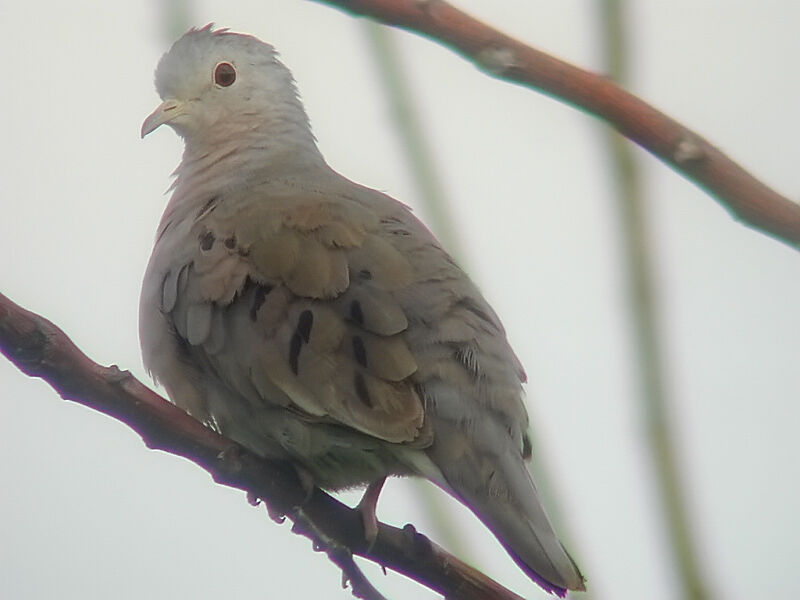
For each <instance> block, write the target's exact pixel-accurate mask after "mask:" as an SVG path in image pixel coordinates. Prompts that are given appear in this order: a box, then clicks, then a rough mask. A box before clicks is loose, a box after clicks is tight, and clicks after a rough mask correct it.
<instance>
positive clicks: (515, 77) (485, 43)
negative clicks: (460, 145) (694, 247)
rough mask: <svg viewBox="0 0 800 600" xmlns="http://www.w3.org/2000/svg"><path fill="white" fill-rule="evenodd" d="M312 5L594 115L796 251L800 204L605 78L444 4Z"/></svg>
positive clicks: (333, 1)
mask: <svg viewBox="0 0 800 600" xmlns="http://www.w3.org/2000/svg"><path fill="white" fill-rule="evenodd" d="M316 1H317V2H321V3H323V4H330V5H333V6H335V7H338V8H341V9H343V10H345V11H347V12H350V13H352V14H355V15H360V16H368V17H372V18H374V19H376V20H378V21H380V22H382V23H385V24H387V25H394V26H397V27H401V28H403V29H407V30H409V31H413V32H415V33H419V34H422V35H424V36H426V37H429V38H431V39H433V40H434V41H437V42H439V43H441V44H442V45H444V46H447V47H448V48H450V49H451V50H453V51H455V52H456V53H457V54H460V55H461V56H463V57H464V58H466V59H467V60H469V61H471V62H473V63H474V64H475V65H476V66H477V67H478V68H479V69H481V70H483V71H485V72H486V73H488V74H489V75H492V76H494V77H497V78H499V79H504V80H506V81H510V82H513V83H518V84H520V85H523V86H525V87H529V88H533V89H537V90H540V91H542V92H544V93H545V94H548V95H551V96H554V97H556V98H559V99H561V100H564V101H565V102H567V103H569V104H572V105H574V106H576V107H577V108H580V109H582V110H585V111H587V112H589V113H591V114H593V115H595V116H597V117H600V118H601V119H603V120H605V121H607V122H608V123H609V124H611V125H612V126H613V127H615V128H616V129H617V130H619V132H620V133H622V135H624V136H625V137H627V138H628V139H630V140H632V141H634V142H636V143H637V144H639V145H640V146H642V147H643V148H644V149H645V150H647V151H649V152H651V153H652V154H654V155H655V156H657V157H658V158H660V159H661V160H662V161H664V162H665V163H667V164H668V165H670V166H671V167H672V168H673V169H675V170H676V171H678V172H679V173H681V174H682V175H683V176H685V177H686V178H687V179H689V180H690V181H693V182H694V183H695V184H697V185H698V186H699V187H701V188H702V189H704V190H705V191H706V192H708V193H709V194H711V196H713V197H714V198H716V199H717V201H718V202H719V203H720V204H722V206H723V207H724V208H726V209H727V210H728V211H729V212H730V213H731V214H732V216H733V217H734V218H736V219H738V220H740V221H742V222H743V223H745V224H746V225H749V226H750V227H753V228H754V229H758V230H760V231H762V232H763V233H766V234H767V235H769V236H772V237H774V238H775V239H778V240H780V241H782V242H784V243H786V244H788V245H789V246H792V247H793V248H795V249H800V205H798V204H796V203H794V202H792V201H791V200H789V199H788V198H786V197H784V196H782V195H780V194H779V193H777V192H776V191H774V190H772V189H770V188H769V187H767V186H766V185H765V184H763V183H762V182H760V181H759V180H758V179H756V178H755V177H753V176H752V175H750V174H749V173H748V172H747V171H745V170H744V169H743V168H742V167H741V166H739V165H738V164H737V163H735V162H734V161H733V160H731V159H730V158H728V157H727V156H726V155H725V154H724V153H723V152H721V151H720V150H719V149H717V148H715V147H714V146H713V145H711V143H710V142H708V141H707V140H705V139H703V138H702V137H701V136H700V135H698V134H697V133H695V132H693V131H692V130H690V129H689V128H687V127H685V126H683V125H681V124H680V123H678V122H677V121H675V120H674V119H671V118H670V117H668V116H666V115H665V114H663V113H661V112H659V111H658V110H656V109H655V108H653V107H652V106H650V105H649V104H647V103H646V102H644V101H643V100H641V99H639V98H637V97H636V96H634V95H632V94H630V93H629V92H626V91H625V90H623V89H622V88H620V87H619V86H617V85H616V84H614V83H613V82H612V81H611V80H610V79H608V78H606V77H603V76H600V75H597V74H595V73H590V72H589V71H586V70H584V69H581V68H579V67H576V66H574V65H571V64H569V63H566V62H564V61H562V60H559V59H557V58H555V57H553V56H550V55H548V54H546V53H544V52H542V51H540V50H536V49H534V48H531V47H530V46H526V45H525V44H522V43H521V42H519V41H517V40H515V39H513V38H511V37H509V36H507V35H505V34H504V33H501V32H499V31H497V30H496V29H492V28H491V27H489V26H487V25H485V24H484V23H481V22H480V21H477V20H476V19H474V18H472V17H470V16H469V15H467V14H465V13H463V12H461V11H460V10H458V9H456V8H454V7H453V6H450V5H449V4H447V2H444V0H316Z"/></svg>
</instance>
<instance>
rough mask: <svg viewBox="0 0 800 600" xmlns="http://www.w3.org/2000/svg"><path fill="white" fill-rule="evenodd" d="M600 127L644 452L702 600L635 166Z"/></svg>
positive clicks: (618, 24)
mask: <svg viewBox="0 0 800 600" xmlns="http://www.w3.org/2000/svg"><path fill="white" fill-rule="evenodd" d="M622 5H623V0H601V1H600V6H601V13H602V16H601V18H602V27H603V34H604V42H605V45H606V48H605V55H606V60H607V63H608V64H607V72H608V74H609V75H610V76H611V78H612V79H614V80H615V81H616V82H617V83H623V82H624V80H625V79H626V71H627V62H626V58H627V56H628V50H627V48H626V47H625V33H626V32H625V26H624V19H623V6H622ZM606 131H607V132H608V135H607V143H608V147H609V151H610V154H611V160H612V164H611V168H612V170H613V172H614V183H615V184H616V186H617V187H618V189H617V194H616V196H617V199H618V201H619V205H618V210H619V218H620V220H621V222H622V227H621V231H622V238H623V239H622V242H623V244H624V257H625V260H626V263H627V264H626V269H627V273H628V285H629V290H628V292H629V296H630V298H629V299H630V305H631V309H632V312H633V314H632V328H633V330H634V331H633V334H634V336H635V339H634V343H635V349H634V354H635V355H636V356H637V357H638V365H637V367H638V368H637V371H638V372H639V373H640V377H641V379H640V382H639V385H640V388H641V390H640V394H641V402H642V409H643V418H644V421H645V430H646V432H647V433H648V436H647V439H648V443H649V448H650V454H651V458H652V461H653V468H654V470H655V475H656V481H657V484H658V486H659V488H660V494H659V495H660V499H661V502H662V504H663V506H662V508H663V513H664V521H665V523H666V527H667V529H668V535H669V541H670V546H671V552H672V555H673V558H674V561H675V563H676V567H677V569H678V572H679V576H680V579H681V586H682V588H683V597H684V598H687V599H690V600H704V599H707V598H709V597H710V593H709V591H708V589H707V588H706V584H705V583H704V581H705V578H704V577H703V575H702V574H701V572H700V566H699V565H700V563H699V561H698V559H697V552H696V549H695V547H696V542H695V540H694V539H693V536H692V527H691V525H690V521H689V514H688V509H687V506H686V497H685V492H684V490H683V485H682V480H683V478H682V477H681V474H680V472H679V466H678V459H677V457H676V450H675V447H674V437H675V436H674V433H673V431H672V427H673V426H672V419H671V415H670V408H671V407H670V402H669V398H668V393H667V391H666V385H665V375H664V372H665V369H664V363H665V359H664V356H663V351H662V346H661V344H660V341H659V338H658V333H657V332H658V323H657V321H658V317H657V312H658V310H657V306H656V304H657V294H656V284H655V277H654V273H655V265H654V261H653V259H652V248H651V243H650V235H649V232H648V227H647V218H646V214H645V212H646V211H645V207H644V198H643V197H644V194H643V191H642V190H643V185H642V176H641V171H640V169H639V168H638V164H637V162H636V160H635V157H634V155H633V150H632V146H631V144H630V143H629V142H628V141H627V140H625V139H624V138H623V137H622V136H621V135H619V134H618V133H616V132H615V131H613V130H610V129H607V130H606Z"/></svg>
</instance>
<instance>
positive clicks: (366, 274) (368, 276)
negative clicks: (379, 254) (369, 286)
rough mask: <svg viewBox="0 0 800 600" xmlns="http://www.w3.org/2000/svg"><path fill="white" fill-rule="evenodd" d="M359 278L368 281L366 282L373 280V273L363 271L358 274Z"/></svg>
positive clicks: (366, 270)
mask: <svg viewBox="0 0 800 600" xmlns="http://www.w3.org/2000/svg"><path fill="white" fill-rule="evenodd" d="M358 276H359V277H360V278H361V279H366V280H369V279H372V271H370V270H369V269H361V270H360V271H359V272H358Z"/></svg>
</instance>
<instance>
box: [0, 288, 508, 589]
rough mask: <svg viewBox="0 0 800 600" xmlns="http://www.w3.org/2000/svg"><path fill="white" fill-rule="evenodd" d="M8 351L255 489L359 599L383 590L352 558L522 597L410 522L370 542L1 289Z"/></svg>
mask: <svg viewBox="0 0 800 600" xmlns="http://www.w3.org/2000/svg"><path fill="white" fill-rule="evenodd" d="M0 351H1V352H2V353H3V354H5V355H6V356H7V357H8V358H9V360H11V362H13V363H14V364H16V365H17V366H18V367H19V369H20V370H21V371H23V372H24V373H26V374H27V375H30V376H31V377H41V378H42V379H44V380H45V381H47V382H48V383H49V384H50V385H51V386H53V388H54V389H55V390H56V391H57V392H58V393H59V394H60V395H61V396H62V397H63V398H64V399H66V400H74V401H75V402H79V403H80V404H83V405H85V406H88V407H90V408H93V409H95V410H98V411H100V412H102V413H105V414H107V415H110V416H112V417H114V418H116V419H119V420H120V421H122V422H124V423H125V424H127V425H128V426H129V427H131V428H132V429H133V430H134V431H136V432H137V433H138V434H139V435H141V436H142V439H143V440H144V443H145V444H146V445H147V446H148V447H149V448H157V449H159V450H164V451H166V452H170V453H172V454H177V455H180V456H184V457H186V458H188V459H189V460H191V461H193V462H195V463H197V464H198V465H200V466H201V467H203V468H204V469H206V470H207V471H208V472H209V473H210V474H211V476H212V477H213V478H214V481H216V482H217V483H221V484H223V485H227V486H231V487H234V488H239V489H242V490H246V491H248V493H249V494H250V495H251V496H252V497H256V498H261V499H263V500H264V501H265V502H266V503H267V505H268V506H269V509H270V512H271V514H278V515H286V516H288V517H289V518H290V519H292V520H294V521H295V527H294V528H293V531H295V532H298V533H301V534H302V535H305V536H307V537H309V538H310V539H312V541H313V542H314V544H315V546H316V547H318V548H321V549H325V550H326V551H327V552H328V555H329V556H330V557H331V559H332V560H334V562H335V563H336V564H337V565H339V566H340V567H341V568H342V569H343V570H344V573H345V576H346V577H348V578H351V579H353V584H354V591H355V592H357V593H358V594H360V597H363V598H380V597H381V596H380V595H379V594H378V593H377V592H375V591H374V588H372V586H371V585H369V583H368V582H366V580H363V575H361V574H360V572H359V571H358V567H356V565H355V563H354V562H353V561H352V558H350V557H349V554H358V555H360V556H363V557H365V558H368V559H369V560H372V561H374V562H376V563H378V564H380V565H383V566H384V567H387V568H389V569H392V570H394V571H398V572H400V573H404V574H405V575H407V576H408V577H411V578H412V579H414V580H416V581H418V582H419V583H421V584H422V585H425V586H427V587H428V588H430V589H432V590H435V591H437V592H439V593H441V594H443V595H444V596H445V597H447V598H453V599H457V598H458V599H464V600H478V599H486V600H522V599H521V598H520V597H519V596H517V595H516V594H514V593H513V592H511V591H509V590H507V589H506V588H504V587H502V586H501V585H500V584H498V583H496V582H495V581H493V580H492V579H490V578H488V577H487V576H486V575H484V574H483V573H481V572H479V571H477V570H475V569H473V568H472V567H470V566H469V565H467V564H465V563H463V562H461V561H460V560H458V559H457V558H455V557H454V556H452V555H450V554H448V553H447V552H446V551H445V550H443V549H442V548H440V547H439V546H437V545H436V544H434V543H433V542H431V541H430V540H429V539H428V538H427V537H425V536H424V535H421V534H419V533H417V532H416V531H415V530H414V528H413V527H411V526H410V525H406V527H405V528H404V529H398V528H397V527H392V526H390V525H386V524H384V523H379V524H378V537H377V539H376V541H375V544H374V545H373V546H372V548H369V547H368V546H369V544H368V541H367V540H366V539H365V538H364V531H363V526H362V520H361V517H360V515H359V513H357V512H355V511H353V510H352V509H350V508H348V507H347V506H345V505H344V504H342V503H341V502H339V501H338V500H336V499H335V498H333V497H331V496H329V495H328V494H326V493H325V492H323V491H322V490H319V489H315V490H314V492H313V494H312V495H311V497H310V498H308V499H306V498H305V497H306V495H307V494H306V492H305V491H304V489H303V487H302V485H301V483H300V481H299V480H298V478H297V476H296V474H295V472H294V471H293V470H292V469H290V468H287V466H286V465H283V464H279V463H272V462H270V461H267V460H265V459H262V458H260V457H258V456H256V455H255V454H253V453H251V452H249V451H247V450H246V449H244V448H243V447H241V446H239V445H238V444H237V443H236V442H234V441H232V440H230V439H228V438H225V437H223V436H221V435H219V434H217V433H215V432H213V431H212V430H210V429H208V428H207V427H205V426H203V425H202V424H201V423H200V422H198V421H196V420H195V419H193V418H192V417H190V416H189V415H188V414H186V413H185V412H183V411H182V410H181V409H179V408H177V407H176V406H174V405H172V404H170V403H169V402H168V401H167V400H165V399H164V398H162V397H161V396H159V395H158V394H156V393H155V392H153V391H152V390H150V389H149V388H147V387H145V386H144V385H143V384H142V383H140V382H139V381H138V380H136V379H135V378H134V377H133V376H132V375H131V374H130V373H129V372H127V371H120V370H119V369H118V368H117V367H103V366H100V365H98V364H97V363H95V362H93V361H92V360H91V359H90V358H89V357H87V356H86V355H85V354H84V353H83V352H81V351H80V350H79V349H78V347H77V346H75V344H74V343H73V342H72V340H70V339H69V337H67V335H66V334H65V333H64V332H63V331H61V330H60V329H59V328H58V327H56V326H55V325H54V324H53V323H51V322H50V321H48V320H47V319H45V318H43V317H40V316H39V315H36V314H34V313H32V312H29V311H27V310H25V309H23V308H21V307H20V306H18V305H16V304H15V303H13V302H12V301H11V300H9V299H8V298H7V297H5V296H3V295H2V294H0ZM298 507H299V508H298Z"/></svg>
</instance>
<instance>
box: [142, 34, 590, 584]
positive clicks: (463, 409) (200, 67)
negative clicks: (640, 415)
mask: <svg viewBox="0 0 800 600" xmlns="http://www.w3.org/2000/svg"><path fill="white" fill-rule="evenodd" d="M155 87H156V90H157V92H158V94H159V96H160V98H161V100H162V102H161V104H160V105H159V106H158V107H157V108H156V109H155V110H154V111H153V113H152V114H150V115H149V116H148V117H147V118H146V119H145V121H144V123H143V125H142V129H141V136H142V138H144V137H145V136H147V135H148V134H150V133H152V132H153V131H155V130H156V129H158V128H159V127H160V126H162V125H168V126H169V127H171V128H172V129H173V130H174V131H175V132H176V133H177V134H178V135H179V136H180V137H181V138H182V139H183V142H184V151H183V156H182V158H181V161H180V164H179V166H178V168H177V169H176V170H175V172H174V173H173V175H174V177H175V179H174V181H173V184H172V186H171V188H170V191H171V192H172V194H171V197H170V199H169V201H168V203H167V206H166V209H165V211H164V213H163V216H162V218H161V221H160V223H159V225H158V229H157V233H156V241H155V245H154V248H153V252H152V255H151V257H150V261H149V263H148V266H147V269H146V272H145V276H144V280H143V284H142V292H141V298H140V319H139V320H140V332H139V333H140V342H141V347H142V354H143V359H144V365H145V367H146V368H147V370H148V372H149V373H150V375H151V376H152V377H153V378H154V380H155V381H156V382H157V383H160V384H161V385H162V386H163V387H164V389H165V390H166V392H167V395H168V396H169V398H170V400H171V401H172V402H173V403H174V404H176V405H177V406H179V407H181V408H183V409H184V410H185V411H186V412H188V413H189V414H190V415H192V416H194V417H195V418H197V419H198V420H200V421H202V422H203V423H205V424H206V425H208V426H209V427H212V428H213V429H215V430H216V431H218V432H220V433H222V434H223V435H226V436H228V437H230V438H232V439H233V440H235V441H237V442H238V443H240V444H241V445H243V446H244V447H246V448H248V449H249V450H251V451H253V452H255V453H257V454H259V455H261V456H263V457H267V458H270V459H274V460H279V461H285V462H286V463H287V464H289V465H292V466H293V467H294V468H295V469H296V470H297V472H298V474H299V475H301V480H303V481H306V482H308V483H309V485H311V486H318V487H320V488H323V489H327V490H330V491H337V490H342V489H349V488H357V487H366V492H365V494H364V500H362V503H361V504H359V507H362V508H364V510H365V513H369V512H370V510H371V511H372V515H373V518H374V510H375V509H374V507H375V503H376V502H377V497H378V495H379V493H380V489H381V486H382V484H383V481H384V480H385V479H386V477H389V476H400V477H403V476H416V477H422V478H424V479H427V480H429V481H431V482H433V483H434V484H436V485H438V486H439V487H441V488H442V489H444V490H445V491H446V492H448V493H449V494H451V495H452V496H453V497H455V498H456V499H457V500H458V501H460V502H462V503H463V504H464V505H466V506H467V507H468V508H469V509H470V510H471V511H472V512H473V513H474V514H475V515H476V516H477V517H478V519H480V520H481V521H482V522H483V523H484V524H485V525H486V526H487V527H488V529H489V530H491V532H492V533H493V534H494V535H495V536H496V537H497V539H498V540H499V541H500V543H501V544H502V546H503V547H504V548H505V549H506V551H507V552H508V553H509V554H510V556H511V557H512V558H513V560H514V561H515V562H516V563H517V564H518V565H519V566H520V567H521V569H522V570H523V571H524V572H525V573H526V574H527V575H528V576H529V577H530V578H531V579H532V580H533V581H534V582H535V583H537V584H538V585H539V586H541V587H542V588H543V589H544V590H546V591H548V592H550V593H553V594H556V595H558V596H561V597H563V596H564V595H565V594H566V593H567V591H568V590H583V589H585V587H584V577H583V575H582V574H581V572H580V570H579V569H578V566H577V565H576V563H575V561H574V560H573V559H572V558H571V557H570V555H569V554H568V552H567V551H566V550H565V548H564V546H563V545H562V543H561V542H560V541H559V539H558V537H557V535H556V533H555V531H554V529H553V526H552V525H551V523H550V520H549V518H548V516H547V514H546V512H545V509H544V507H543V505H542V502H541V499H540V495H539V493H538V491H537V488H536V486H535V484H534V482H533V480H532V478H531V475H530V473H529V471H528V468H527V466H526V462H528V461H529V460H530V458H531V442H530V438H529V435H528V425H529V421H528V413H527V410H526V408H525V404H524V399H523V398H524V397H523V393H524V392H523V384H524V383H525V382H526V375H525V372H524V370H523V367H522V365H521V364H520V361H519V360H518V359H517V357H516V355H515V354H514V352H513V350H512V349H511V347H510V346H509V342H508V340H507V336H506V332H505V329H504V328H503V325H502V323H501V321H500V319H499V317H498V316H497V314H496V313H495V311H494V310H493V309H492V308H491V306H490V305H489V304H488V302H487V301H486V300H485V298H484V297H483V296H482V294H481V293H480V291H479V290H478V288H477V286H476V285H475V283H473V281H472V280H471V279H470V278H469V276H468V275H467V274H466V273H465V272H464V271H463V270H462V269H461V268H460V267H459V265H458V264H457V262H456V261H455V260H454V259H453V258H452V257H451V256H450V255H449V254H448V253H447V251H446V250H445V249H444V248H443V247H442V245H441V244H440V243H439V241H438V240H437V239H436V237H435V236H434V235H433V234H432V233H431V231H429V229H428V228H427V227H426V226H425V225H424V224H423V223H422V222H421V221H420V220H418V219H417V218H416V217H415V216H414V215H413V214H412V211H411V209H410V208H409V207H408V206H406V205H405V204H403V203H401V202H399V201H397V200H395V199H393V198H391V197H390V196H388V195H386V194H384V193H382V192H379V191H376V190H373V189H370V188H368V187H365V186H362V185H359V184H357V183H354V182H353V181H350V180H349V179H347V178H345V177H344V176H342V175H340V174H339V173H337V172H336V171H335V170H334V169H333V168H331V167H330V166H329V165H328V163H327V162H326V161H325V159H324V158H323V156H322V154H321V152H320V150H319V148H318V146H317V142H316V138H315V136H314V134H313V133H312V130H311V126H310V122H309V118H308V116H307V113H306V111H305V108H304V106H303V104H302V102H301V100H300V96H299V93H298V89H297V86H296V84H295V81H294V78H293V76H292V74H291V72H290V71H289V69H288V68H287V67H286V66H285V65H284V64H283V63H282V62H281V60H280V59H279V57H278V54H277V52H276V50H275V49H274V48H273V47H272V46H271V45H269V44H267V43H265V42H262V41H261V40H259V39H257V38H256V37H254V36H251V35H247V34H243V33H236V32H233V31H230V30H229V29H224V28H217V27H215V26H214V25H213V24H209V25H206V26H205V27H201V28H193V29H190V30H189V31H188V32H187V33H186V34H184V35H183V36H182V37H181V38H180V39H178V40H177V41H176V42H175V43H174V44H173V45H172V47H171V48H170V49H169V50H168V51H167V52H166V53H165V54H164V55H163V57H162V58H161V59H160V61H159V63H158V66H157V68H156V71H155ZM312 489H313V488H312ZM367 521H368V519H366V518H365V523H366V522H367Z"/></svg>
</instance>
